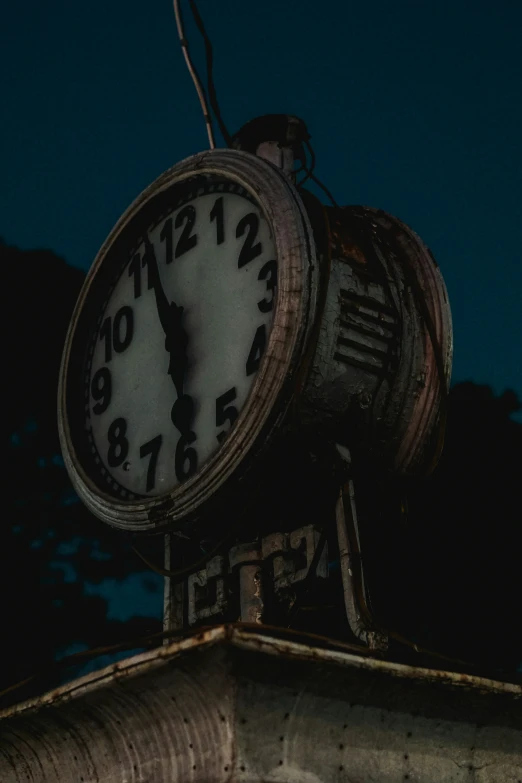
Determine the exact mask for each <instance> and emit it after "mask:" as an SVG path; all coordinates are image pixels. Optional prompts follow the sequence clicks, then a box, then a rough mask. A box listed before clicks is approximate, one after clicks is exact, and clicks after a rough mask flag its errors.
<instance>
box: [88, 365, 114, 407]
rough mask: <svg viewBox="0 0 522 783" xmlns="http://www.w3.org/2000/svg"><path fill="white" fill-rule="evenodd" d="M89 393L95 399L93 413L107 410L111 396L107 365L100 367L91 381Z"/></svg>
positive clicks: (109, 373)
mask: <svg viewBox="0 0 522 783" xmlns="http://www.w3.org/2000/svg"><path fill="white" fill-rule="evenodd" d="M91 394H92V396H93V398H94V399H95V400H96V405H93V406H92V410H93V413H96V414H97V415H99V414H100V413H103V412H104V411H106V410H107V408H108V407H109V405H110V402H111V396H112V380H111V372H110V370H109V368H108V367H100V369H99V370H97V371H96V372H95V373H94V375H93V378H92V381H91Z"/></svg>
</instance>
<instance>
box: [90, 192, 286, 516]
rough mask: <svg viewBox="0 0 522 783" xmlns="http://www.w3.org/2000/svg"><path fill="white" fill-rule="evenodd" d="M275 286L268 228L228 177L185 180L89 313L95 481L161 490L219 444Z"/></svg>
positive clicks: (262, 335) (130, 492) (124, 491)
mask: <svg viewBox="0 0 522 783" xmlns="http://www.w3.org/2000/svg"><path fill="white" fill-rule="evenodd" d="M202 182H203V184H201V183H202ZM276 283H277V258H276V255H275V247H274V242H273V239H272V235H271V230H270V226H269V224H268V222H267V220H266V218H265V217H264V215H263V213H262V212H261V210H260V208H259V207H258V206H257V205H256V204H255V202H254V200H253V199H252V197H251V196H250V195H249V194H247V192H246V191H245V190H243V189H242V188H241V187H240V186H239V185H237V184H235V183H233V182H231V181H226V180H224V179H221V180H217V179H215V178H213V179H210V178H209V179H207V180H202V179H200V180H199V181H198V184H197V187H194V185H192V186H191V185H190V184H187V185H186V187H185V192H184V194H183V195H182V197H181V198H178V200H177V201H176V202H175V203H174V204H172V205H171V208H170V211H168V210H167V211H163V213H162V214H161V215H158V216H157V218H156V219H155V220H154V221H153V222H152V223H151V225H149V226H148V227H147V229H146V230H144V229H142V230H141V231H140V235H139V236H136V238H135V242H134V246H133V247H130V250H129V252H128V256H127V257H125V258H122V259H121V267H120V270H119V273H116V275H115V282H114V283H113V285H112V286H110V287H109V291H108V296H107V298H106V301H105V303H104V304H103V305H102V306H101V307H100V309H99V317H98V322H97V326H96V329H95V330H94V333H93V336H92V340H91V343H90V347H89V354H88V360H87V365H86V372H85V395H86V428H87V433H88V437H89V440H90V451H91V456H92V459H93V463H94V465H95V469H96V471H98V474H99V475H98V483H100V485H101V486H104V487H105V488H106V489H107V490H108V491H109V492H110V493H111V494H113V495H115V496H117V497H119V498H121V499H122V500H125V499H127V500H132V499H135V498H136V497H140V496H142V497H143V496H157V495H162V494H163V493H166V492H169V491H170V490H172V489H174V488H175V487H176V486H177V485H178V484H180V483H181V482H183V481H185V480H187V479H188V478H190V477H191V476H193V475H194V474H195V473H196V472H197V470H198V469H199V468H201V467H202V466H203V465H204V464H205V462H207V460H208V459H209V458H210V457H211V456H212V455H213V454H214V453H215V452H216V451H217V450H218V449H219V448H220V445H221V443H222V442H223V441H224V439H225V438H226V437H227V434H228V432H229V430H230V428H231V426H232V425H233V423H234V421H235V419H236V418H237V416H238V413H239V412H240V411H241V408H242V407H243V406H244V404H245V401H246V399H247V397H248V393H249V390H250V388H251V386H252V383H253V381H254V378H255V375H256V372H257V370H258V367H259V364H260V361H261V358H262V356H263V353H264V350H265V347H266V345H267V342H268V338H269V333H270V326H271V323H272V316H273V308H274V304H275V295H276Z"/></svg>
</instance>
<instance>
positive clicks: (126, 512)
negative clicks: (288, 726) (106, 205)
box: [58, 150, 318, 532]
mask: <svg viewBox="0 0 522 783" xmlns="http://www.w3.org/2000/svg"><path fill="white" fill-rule="evenodd" d="M202 176H203V177H205V176H213V177H222V178H225V179H227V180H231V181H233V182H236V183H237V185H239V186H240V187H242V188H243V189H244V190H245V191H246V192H247V193H248V194H250V197H251V198H253V200H254V201H255V203H256V204H257V205H258V207H259V209H260V210H261V211H262V212H263V214H264V216H265V218H266V219H267V221H268V223H269V225H270V228H271V231H272V235H273V241H274V245H275V250H276V256H277V261H278V278H277V290H276V297H275V303H274V310H273V320H272V326H271V330H270V334H269V338H268V343H267V346H266V350H265V353H264V355H263V357H262V359H261V362H260V366H259V369H258V371H257V373H256V376H255V378H254V380H253V383H252V387H251V389H250V392H249V394H248V397H247V399H246V401H245V403H244V405H243V407H242V408H241V410H240V412H239V415H238V418H237V420H236V422H235V424H234V427H233V430H232V431H231V433H230V434H229V436H228V437H227V438H226V439H225V441H224V442H223V444H222V445H221V447H220V448H218V449H217V450H216V452H215V453H214V454H213V455H212V456H211V457H209V458H208V460H206V461H205V462H204V463H203V465H202V466H201V467H200V468H199V469H198V470H197V471H196V473H195V474H194V476H193V477H191V478H190V479H188V480H187V481H185V482H183V483H181V484H178V485H177V486H176V487H174V488H173V489H172V490H169V491H167V492H166V493H164V494H162V495H158V496H155V497H143V498H139V499H137V500H120V499H118V498H116V497H115V496H114V495H112V494H110V493H109V492H106V491H104V490H103V489H102V488H101V487H100V486H99V484H98V483H97V481H96V480H95V479H94V478H93V476H92V475H90V473H89V467H88V460H87V459H86V457H85V448H86V441H87V436H86V430H85V425H84V421H85V417H84V407H85V406H84V398H83V394H79V391H78V390H79V388H80V384H83V379H82V377H81V376H82V373H83V365H84V361H85V355H86V351H87V349H88V340H89V334H92V329H93V320H94V319H95V318H96V317H97V314H98V313H99V307H100V298H101V297H102V295H103V291H104V290H107V286H110V284H111V283H110V280H114V276H115V268H114V264H115V262H114V260H113V259H114V257H115V255H116V254H117V248H118V246H119V245H122V244H123V246H124V247H126V246H127V245H128V244H129V242H128V239H127V236H128V235H129V233H130V234H131V235H133V236H135V237H136V236H138V234H137V233H136V226H139V225H140V221H141V223H142V224H144V223H145V224H146V221H147V218H146V215H147V214H148V212H147V210H151V209H152V210H153V209H154V204H155V200H156V202H157V200H158V198H161V196H163V197H165V195H166V193H167V192H171V191H173V190H175V188H176V187H179V186H185V185H186V184H187V182H188V181H189V180H190V179H192V178H195V177H202ZM125 243H127V245H126V244H125ZM120 265H121V262H120ZM317 275H318V270H317V261H316V251H315V244H314V240H313V234H312V229H311V226H310V223H309V220H308V216H307V213H306V210H305V207H304V205H303V203H302V201H301V198H300V197H299V195H298V193H297V190H296V189H295V187H294V186H293V184H292V183H291V182H290V180H289V179H288V178H287V177H286V176H285V175H284V174H283V173H282V172H281V171H280V170H279V169H277V168H276V167H275V166H273V165H272V164H271V163H269V162H267V161H265V160H263V159H261V158H258V157H256V156H254V155H251V154H250V153H247V152H240V151H237V150H212V151H209V152H204V153H200V154H198V155H194V156H191V157H190V158H187V159H186V160H184V161H181V162H180V163H178V164H176V165H175V166H173V167H172V168H171V169H169V170H168V171H166V172H165V173H164V174H162V175H161V176H160V177H159V178H158V179H156V180H155V181H154V182H153V183H152V184H151V185H150V186H149V187H148V188H146V189H145V190H144V191H143V192H142V193H141V194H140V196H138V198H137V199H136V200H135V201H134V202H133V203H132V204H131V205H130V207H129V208H128V209H127V210H126V212H125V213H124V214H123V215H122V216H121V218H120V219H119V220H118V222H117V223H116V225H115V227H114V228H113V230H112V231H111V233H110V234H109V236H108V238H107V240H106V241H105V242H104V244H103V245H102V247H101V249H100V251H99V252H98V254H97V256H96V258H95V261H94V263H93V265H92V267H91V269H90V271H89V273H88V275H87V278H86V280H85V283H84V285H83V288H82V290H81V292H80V296H79V298H78V301H77V303H76V307H75V310H74V313H73V316H72V318H71V323H70V326H69V330H68V334H67V338H66V342H65V347H64V352H63V356H62V364H61V369H60V379H59V390H58V428H59V435H60V442H61V446H62V452H63V455H64V461H65V465H66V467H67V470H68V472H69V475H70V477H71V480H72V483H73V485H74V487H75V489H76V491H77V493H78V495H79V496H80V498H81V499H82V501H83V502H84V503H85V504H86V506H87V507H88V508H89V509H90V510H91V511H92V512H93V513H94V514H95V515H96V516H97V517H99V518H100V519H102V520H103V521H104V522H107V523H108V524H110V525H112V526H113V527H117V528H120V529H124V530H128V531H132V532H161V531H162V530H167V529H171V530H172V529H179V530H183V529H187V528H190V530H191V532H193V530H194V525H196V527H197V523H198V521H200V520H204V519H205V518H206V517H208V515H209V514H210V513H211V509H212V506H213V505H214V504H213V502H212V501H213V500H215V499H216V497H217V496H218V495H219V494H220V493H221V494H222V492H223V491H224V488H225V486H227V487H228V488H229V485H230V482H231V480H232V478H233V477H236V478H239V477H240V475H242V474H244V473H245V471H244V469H243V470H241V468H244V467H245V463H246V462H248V460H251V459H252V458H253V456H254V454H259V453H260V452H262V451H264V450H266V449H267V448H268V446H269V444H270V442H271V440H272V436H273V435H274V434H275V431H276V430H277V425H278V423H279V422H280V421H281V419H282V417H284V413H285V412H286V410H287V407H288V403H289V401H290V399H291V397H292V393H293V388H294V385H295V379H296V370H297V368H298V367H299V364H300V360H301V359H302V357H303V354H304V353H305V351H306V347H307V344H308V340H309V338H310V330H311V327H312V325H313V323H314V319H315V310H316V299H317ZM82 421H83V425H82V424H81V422H82ZM82 433H83V434H82ZM250 473H251V472H250ZM228 494H229V495H230V493H228Z"/></svg>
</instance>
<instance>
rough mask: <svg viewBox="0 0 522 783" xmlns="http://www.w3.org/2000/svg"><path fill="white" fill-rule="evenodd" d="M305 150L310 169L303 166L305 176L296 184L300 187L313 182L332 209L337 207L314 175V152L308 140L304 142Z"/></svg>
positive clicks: (324, 186)
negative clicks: (308, 158)
mask: <svg viewBox="0 0 522 783" xmlns="http://www.w3.org/2000/svg"><path fill="white" fill-rule="evenodd" d="M305 145H306V148H307V150H308V152H309V154H310V167H309V168H308V167H307V166H306V165H304V164H303V165H304V169H305V171H306V176H304V177H303V179H302V180H301V181H300V182H299V183H298V185H299V187H302V185H303V184H304V183H305V182H306V180H307V179H311V180H313V182H315V184H316V185H319V187H320V188H321V189H322V190H323V192H324V193H326V195H327V196H328V198H329V199H330V201H331V202H332V204H333V205H334V207H338V206H339V205H338V203H337V201H336V200H335V199H334V197H333V196H332V194H331V193H330V191H329V190H328V188H327V187H326V185H323V183H322V182H321V180H320V179H318V178H317V177H316V176H315V174H314V169H315V152H314V151H313V149H312V145H311V144H310V142H309V141H308V139H306V140H305Z"/></svg>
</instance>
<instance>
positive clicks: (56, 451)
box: [0, 243, 161, 689]
mask: <svg viewBox="0 0 522 783" xmlns="http://www.w3.org/2000/svg"><path fill="white" fill-rule="evenodd" d="M0 263H1V268H2V271H3V275H4V283H5V285H6V289H5V290H6V291H8V292H9V295H10V296H11V297H12V300H11V307H10V308H9V309H8V310H5V311H3V318H4V323H3V331H2V333H3V334H4V335H5V336H6V339H5V341H4V342H5V346H6V351H7V362H6V366H7V377H6V382H5V384H4V388H5V391H4V406H5V407H4V410H5V411H6V412H7V413H8V415H7V416H5V417H4V420H3V422H4V423H3V426H4V430H5V431H4V444H5V449H6V453H7V459H6V460H4V463H3V464H4V466H5V467H4V471H5V472H4V479H5V483H4V487H5V490H4V512H3V526H2V542H1V547H0V606H1V623H2V630H3V633H2V638H3V644H2V653H1V660H2V667H1V669H0V689H2V688H4V687H6V686H8V685H10V684H11V683H13V682H17V681H18V680H21V679H24V678H25V677H27V676H29V675H31V674H33V672H34V671H35V670H36V669H38V668H40V667H42V666H43V667H45V664H46V663H50V662H52V661H53V660H55V659H56V657H57V656H60V655H61V654H63V653H64V652H66V651H67V650H68V649H71V647H73V646H74V645H84V646H89V647H91V646H96V645H100V644H110V643H111V642H115V641H121V640H123V639H126V638H127V639H128V638H133V637H137V636H141V635H142V634H144V633H146V632H151V631H158V630H161V626H160V623H159V621H158V618H157V617H156V618H150V617H149V618H146V617H134V618H132V619H131V620H129V621H127V622H118V621H117V619H109V617H108V612H107V608H108V607H107V601H106V600H105V599H104V598H102V597H100V596H99V595H92V594H89V592H88V591H87V589H86V588H87V587H88V586H92V585H100V583H102V582H103V580H105V579H106V578H108V577H111V578H115V579H123V578H125V577H126V576H128V575H129V574H131V573H136V572H140V571H141V572H144V571H146V569H145V567H144V566H143V565H142V564H141V563H140V561H139V560H138V559H137V558H136V556H135V554H134V553H133V552H132V550H131V548H130V546H129V543H128V542H127V540H126V539H125V537H124V536H122V534H121V533H119V531H113V530H111V529H110V528H109V527H107V526H106V525H103V524H102V523H101V522H99V521H98V520H97V519H96V518H95V517H93V516H92V515H91V514H90V513H89V512H88V511H87V510H86V509H85V508H84V506H83V505H82V504H81V503H80V502H79V500H78V497H77V496H76V494H75V492H74V490H73V488H72V486H71V484H70V482H69V478H68V475H67V472H66V470H65V468H64V464H63V460H62V458H61V455H60V448H59V442H58V432H57V413H56V392H57V382H58V370H59V364H60V358H61V352H62V348H63V344H64V341H65V334H66V330H67V326H68V322H69V318H70V316H71V313H72V309H73V307H74V303H75V301H76V297H77V295H78V293H79V290H80V287H81V284H82V282H83V279H84V275H83V273H82V272H80V271H79V270H77V269H74V268H73V267H71V266H68V265H67V264H66V263H65V261H63V260H62V259H60V258H58V257H57V256H56V255H54V254H53V253H51V252H50V251H46V250H42V251H38V250H35V251H22V250H19V249H17V248H14V247H8V246H6V245H5V244H3V243H0ZM146 573H149V572H148V571H146ZM159 581H160V582H161V580H159ZM150 585H151V588H153V589H157V588H158V580H157V579H156V580H154V579H152V580H151V581H150Z"/></svg>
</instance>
